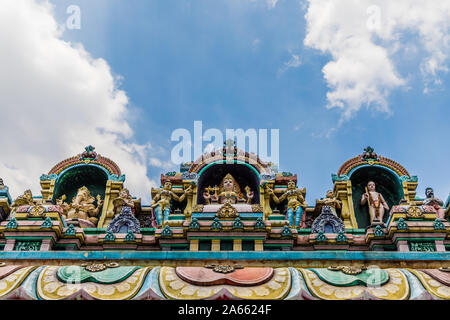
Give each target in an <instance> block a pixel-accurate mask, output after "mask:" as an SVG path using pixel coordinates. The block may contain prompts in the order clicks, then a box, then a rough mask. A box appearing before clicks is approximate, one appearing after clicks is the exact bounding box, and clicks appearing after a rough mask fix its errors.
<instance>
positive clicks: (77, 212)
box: [56, 186, 103, 227]
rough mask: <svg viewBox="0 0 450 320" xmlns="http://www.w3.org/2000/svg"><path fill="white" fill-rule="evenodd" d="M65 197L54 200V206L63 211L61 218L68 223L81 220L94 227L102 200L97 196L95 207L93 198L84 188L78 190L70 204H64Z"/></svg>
mask: <svg viewBox="0 0 450 320" xmlns="http://www.w3.org/2000/svg"><path fill="white" fill-rule="evenodd" d="M65 199H66V196H65V195H63V196H62V197H61V198H59V199H57V200H56V204H57V205H59V206H60V207H61V208H62V210H63V214H62V215H63V216H64V218H65V219H67V220H69V221H73V222H74V223H78V220H83V221H84V222H85V224H88V225H89V226H92V227H95V226H96V225H97V222H98V218H97V216H98V214H99V213H100V208H101V206H102V205H103V200H102V199H101V198H100V195H97V206H95V205H94V201H95V198H94V197H93V196H91V193H90V191H89V189H88V188H86V187H85V186H83V187H81V188H79V189H78V191H77V194H76V196H75V197H73V199H72V201H71V203H70V204H67V203H66V202H64V200H65Z"/></svg>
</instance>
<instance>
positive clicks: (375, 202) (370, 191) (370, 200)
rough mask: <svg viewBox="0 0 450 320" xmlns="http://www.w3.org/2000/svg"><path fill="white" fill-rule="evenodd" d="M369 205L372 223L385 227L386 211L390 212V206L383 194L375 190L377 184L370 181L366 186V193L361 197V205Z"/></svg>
mask: <svg viewBox="0 0 450 320" xmlns="http://www.w3.org/2000/svg"><path fill="white" fill-rule="evenodd" d="M366 203H367V204H368V206H369V214H370V223H371V225H373V224H380V225H384V223H383V216H384V212H385V210H389V206H388V205H387V203H386V201H385V200H384V198H383V195H382V194H381V193H378V192H377V191H376V190H375V182H373V181H369V182H368V183H367V186H366V192H365V193H363V195H362V197H361V205H362V206H363V205H365V204H366Z"/></svg>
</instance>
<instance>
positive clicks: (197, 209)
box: [192, 204, 203, 212]
mask: <svg viewBox="0 0 450 320" xmlns="http://www.w3.org/2000/svg"><path fill="white" fill-rule="evenodd" d="M192 212H203V205H202V204H196V205H195V206H193V207H192Z"/></svg>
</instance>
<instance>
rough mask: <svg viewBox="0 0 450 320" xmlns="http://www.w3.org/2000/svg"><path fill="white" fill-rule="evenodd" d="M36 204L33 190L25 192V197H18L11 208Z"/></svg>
mask: <svg viewBox="0 0 450 320" xmlns="http://www.w3.org/2000/svg"><path fill="white" fill-rule="evenodd" d="M35 204H36V201H34V200H33V194H32V193H31V190H30V189H28V190H25V192H24V193H23V195H21V196H18V197H17V199H16V200H15V201H14V202H13V204H12V205H11V207H13V208H15V207H20V206H33V205H35Z"/></svg>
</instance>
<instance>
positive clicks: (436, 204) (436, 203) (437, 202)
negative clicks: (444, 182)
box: [423, 187, 450, 221]
mask: <svg viewBox="0 0 450 320" xmlns="http://www.w3.org/2000/svg"><path fill="white" fill-rule="evenodd" d="M425 196H426V199H425V200H424V201H423V205H427V206H432V207H433V208H434V209H435V210H436V218H437V219H439V220H443V221H445V214H448V213H449V211H450V206H449V208H447V210H445V209H443V208H442V206H443V205H444V202H443V201H442V200H441V199H439V198H437V197H435V196H434V191H433V188H429V187H428V188H426V189H425Z"/></svg>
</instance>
